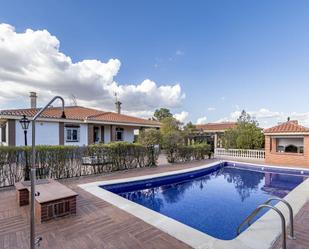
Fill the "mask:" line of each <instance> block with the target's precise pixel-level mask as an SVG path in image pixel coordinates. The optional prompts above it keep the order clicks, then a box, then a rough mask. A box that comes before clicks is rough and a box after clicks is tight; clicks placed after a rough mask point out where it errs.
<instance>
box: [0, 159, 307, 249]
mask: <svg viewBox="0 0 309 249" xmlns="http://www.w3.org/2000/svg"><path fill="white" fill-rule="evenodd" d="M209 162H211V161H209V160H206V161H202V162H194V163H190V164H185V165H182V164H178V165H173V166H159V167H156V168H145V169H134V170H130V171H123V172H117V173H112V174H108V175H101V176H91V177H85V178H83V179H69V180H65V181H61V182H62V183H63V184H65V185H67V186H68V187H70V188H72V189H73V190H74V191H76V192H77V193H78V194H79V196H78V200H77V215H76V216H71V217H67V218H60V219H57V220H53V221H49V222H46V223H43V224H37V235H40V236H42V237H43V242H42V243H41V247H40V248H55V249H56V248H57V249H71V248H76V249H102V248H104V249H105V248H106V249H112V248H115V249H121V248H130V249H131V248H132V249H138V248H153V249H160V248H162V249H163V248H166V249H178V248H179V249H182V248H190V247H189V246H187V245H186V244H184V243H182V242H180V241H178V240H177V239H175V238H173V237H171V236H169V235H168V234H166V233H164V232H162V231H160V230H158V229H157V228H155V227H153V226H151V225H149V224H147V223H145V222H143V221H142V220H139V219H138V218H136V217H134V216H132V215H130V214H128V213H126V212H124V211H122V210H120V209H118V208H117V207H115V206H112V205H111V204H109V203H107V202H105V201H103V200H101V199H98V198H96V197H95V196H93V195H91V194H90V193H87V192H85V191H83V190H82V189H80V188H79V187H78V186H77V185H78V184H81V183H87V182H92V181H98V180H109V179H116V178H123V177H133V176H137V175H145V174H155V173H159V172H166V171H172V170H178V169H183V168H189V167H195V166H199V165H203V164H205V163H209ZM296 223H297V224H296V236H297V237H298V239H297V241H296V243H299V244H297V245H295V244H293V246H294V245H295V246H294V247H293V248H294V249H305V248H307V249H308V248H309V239H308V238H309V203H307V205H306V206H305V208H303V210H302V212H301V213H300V214H299V215H298V217H297V219H296ZM297 246H298V247H297ZM2 248H3V249H4V248H5V249H15V248H16V249H24V248H25V249H27V248H29V206H26V207H18V206H17V202H16V199H15V191H14V189H11V190H4V191H3V190H2V191H0V249H2ZM277 248H278V247H276V249H277ZM289 248H290V247H289Z"/></svg>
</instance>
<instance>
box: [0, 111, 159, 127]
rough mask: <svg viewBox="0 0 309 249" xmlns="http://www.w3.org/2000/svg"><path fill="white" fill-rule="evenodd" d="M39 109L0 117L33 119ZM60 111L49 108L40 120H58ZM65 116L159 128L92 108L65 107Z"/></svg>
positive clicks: (143, 120)
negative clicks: (24, 116)
mask: <svg viewBox="0 0 309 249" xmlns="http://www.w3.org/2000/svg"><path fill="white" fill-rule="evenodd" d="M39 110H40V108H32V109H15V110H3V111H0V115H5V116H18V117H19V116H20V117H21V116H23V115H26V116H27V117H33V116H34V115H35V114H36V113H37V112H38V111H39ZM61 114H62V109H61V108H60V107H50V108H48V109H47V110H46V111H44V112H43V113H42V116H41V117H42V118H51V119H58V118H60V117H61ZM65 115H66V118H67V119H68V120H80V121H84V120H87V121H88V122H89V121H90V122H91V121H98V122H100V121H101V122H109V123H113V122H115V123H130V124H136V125H151V126H157V127H159V126H160V123H159V122H158V121H154V120H147V119H142V118H137V117H132V116H128V115H124V114H118V113H114V112H104V111H100V110H96V109H92V108H86V107H82V106H66V107H65Z"/></svg>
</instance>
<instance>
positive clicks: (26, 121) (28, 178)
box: [19, 115, 30, 181]
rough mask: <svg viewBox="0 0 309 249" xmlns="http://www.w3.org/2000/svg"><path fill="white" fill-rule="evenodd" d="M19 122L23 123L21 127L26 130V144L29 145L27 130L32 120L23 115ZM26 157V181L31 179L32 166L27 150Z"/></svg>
mask: <svg viewBox="0 0 309 249" xmlns="http://www.w3.org/2000/svg"><path fill="white" fill-rule="evenodd" d="M19 123H20V125H21V128H22V129H23V130H24V134H25V146H27V145H28V144H27V131H28V128H29V124H30V120H29V119H27V117H26V115H23V117H22V119H20V120H19ZM25 159H26V167H25V181H29V180H30V168H29V164H28V156H27V151H25Z"/></svg>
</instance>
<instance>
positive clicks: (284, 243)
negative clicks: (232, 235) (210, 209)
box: [237, 204, 287, 249]
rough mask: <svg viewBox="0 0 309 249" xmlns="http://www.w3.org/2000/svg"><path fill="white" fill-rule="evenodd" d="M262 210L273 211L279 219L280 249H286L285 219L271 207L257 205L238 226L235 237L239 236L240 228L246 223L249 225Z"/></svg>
mask: <svg viewBox="0 0 309 249" xmlns="http://www.w3.org/2000/svg"><path fill="white" fill-rule="evenodd" d="M263 208H269V209H272V210H274V211H275V212H276V213H277V214H278V215H279V217H280V219H281V230H282V249H287V248H286V231H285V218H284V215H283V214H282V212H281V211H280V210H279V209H278V208H276V207H274V206H271V205H268V204H262V205H259V206H258V207H257V208H256V209H255V210H254V211H253V212H252V213H251V214H250V215H249V216H247V218H246V219H245V220H244V221H243V222H242V223H241V224H240V225H239V226H238V228H237V235H239V234H240V228H241V227H242V226H244V225H245V224H246V223H248V224H250V221H251V220H252V219H253V218H254V217H255V216H256V215H257V214H258V213H259V212H260V211H261V210H262V209H263Z"/></svg>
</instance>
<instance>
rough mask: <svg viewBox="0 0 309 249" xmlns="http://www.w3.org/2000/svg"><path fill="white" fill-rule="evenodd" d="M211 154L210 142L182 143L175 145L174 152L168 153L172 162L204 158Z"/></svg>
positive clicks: (168, 157)
mask: <svg viewBox="0 0 309 249" xmlns="http://www.w3.org/2000/svg"><path fill="white" fill-rule="evenodd" d="M210 155H211V148H210V145H209V144H206V143H200V144H193V145H180V146H175V147H173V153H168V154H167V159H168V161H169V162H170V163H174V162H188V161H194V160H203V159H206V158H208V157H210Z"/></svg>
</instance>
